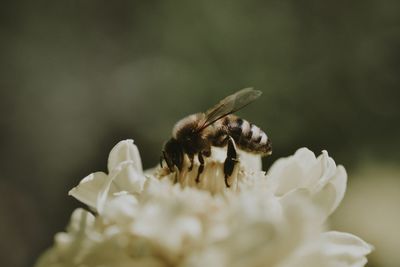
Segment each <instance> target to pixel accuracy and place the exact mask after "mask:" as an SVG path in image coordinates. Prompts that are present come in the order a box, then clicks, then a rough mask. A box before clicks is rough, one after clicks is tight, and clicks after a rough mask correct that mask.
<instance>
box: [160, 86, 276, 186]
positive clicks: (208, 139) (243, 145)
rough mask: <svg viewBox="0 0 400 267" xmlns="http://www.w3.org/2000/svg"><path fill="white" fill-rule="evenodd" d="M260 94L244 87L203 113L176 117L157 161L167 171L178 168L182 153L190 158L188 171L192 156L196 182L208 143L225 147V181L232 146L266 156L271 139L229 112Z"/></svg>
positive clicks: (233, 159) (232, 161)
mask: <svg viewBox="0 0 400 267" xmlns="http://www.w3.org/2000/svg"><path fill="white" fill-rule="evenodd" d="M260 95H261V91H258V90H253V89H252V88H245V89H242V90H239V91H237V92H236V93H234V94H232V95H229V96H227V97H225V98H224V99H222V100H221V101H220V102H219V103H218V104H217V105H215V106H214V107H212V108H210V109H208V110H207V111H206V112H204V113H196V114H192V115H189V116H187V117H185V118H183V119H181V120H180V121H178V122H177V123H176V124H175V126H174V128H173V130H172V138H171V139H169V140H168V141H167V142H166V143H165V145H164V148H163V150H162V156H161V157H160V165H161V167H163V164H162V163H163V161H165V162H166V164H167V167H168V169H169V171H170V172H176V171H181V170H182V168H183V165H184V155H187V157H188V158H189V161H190V166H189V168H188V170H189V171H192V168H193V161H194V157H195V156H197V158H198V161H199V163H200V165H199V167H198V172H197V178H196V182H199V181H200V180H199V179H200V174H201V173H202V172H203V170H204V157H210V156H211V146H215V147H226V146H227V155H226V159H225V162H224V177H225V185H226V186H227V187H229V184H228V178H229V177H230V176H231V174H232V173H233V170H234V167H235V165H236V164H237V163H238V161H239V159H238V155H237V151H236V146H237V147H238V148H239V149H241V150H244V151H246V152H250V153H255V154H259V155H261V156H267V155H270V154H271V153H272V147H271V140H270V139H269V138H268V137H267V135H266V134H265V132H264V131H262V130H261V129H260V128H259V127H257V126H256V125H254V124H252V123H249V122H248V121H246V120H244V119H241V118H239V117H238V116H236V115H233V114H232V113H234V112H236V111H238V110H240V109H242V108H243V107H245V106H247V105H248V104H250V103H251V102H253V101H254V100H256V99H257V98H258V97H259V96H260Z"/></svg>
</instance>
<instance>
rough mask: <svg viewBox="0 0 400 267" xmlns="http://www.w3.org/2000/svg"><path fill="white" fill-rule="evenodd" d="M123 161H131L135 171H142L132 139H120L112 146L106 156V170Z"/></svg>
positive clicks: (140, 161) (109, 170) (137, 151)
mask: <svg viewBox="0 0 400 267" xmlns="http://www.w3.org/2000/svg"><path fill="white" fill-rule="evenodd" d="M124 161H132V162H133V164H134V167H135V169H136V171H138V172H143V167H142V160H141V159H140V154H139V150H138V148H137V146H136V145H135V144H134V143H133V140H132V139H127V140H123V141H120V142H119V143H118V144H116V145H115V146H114V147H113V149H112V150H111V152H110V155H109V156H108V172H112V170H113V169H114V168H115V167H117V166H118V165H119V164H120V163H121V162H124Z"/></svg>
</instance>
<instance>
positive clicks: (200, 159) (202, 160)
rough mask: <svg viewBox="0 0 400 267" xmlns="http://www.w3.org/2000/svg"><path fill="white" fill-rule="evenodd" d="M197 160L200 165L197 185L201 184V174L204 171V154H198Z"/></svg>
mask: <svg viewBox="0 0 400 267" xmlns="http://www.w3.org/2000/svg"><path fill="white" fill-rule="evenodd" d="M197 158H198V159H199V162H200V165H199V168H198V170H197V177H196V183H199V182H200V174H201V173H202V172H203V171H204V158H203V154H202V152H200V153H199V154H197Z"/></svg>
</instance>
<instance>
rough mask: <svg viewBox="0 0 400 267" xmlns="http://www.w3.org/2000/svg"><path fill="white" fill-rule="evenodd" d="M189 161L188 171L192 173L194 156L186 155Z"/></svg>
mask: <svg viewBox="0 0 400 267" xmlns="http://www.w3.org/2000/svg"><path fill="white" fill-rule="evenodd" d="M188 157H189V160H190V166H189V169H188V170H189V171H192V169H193V160H194V155H191V154H188Z"/></svg>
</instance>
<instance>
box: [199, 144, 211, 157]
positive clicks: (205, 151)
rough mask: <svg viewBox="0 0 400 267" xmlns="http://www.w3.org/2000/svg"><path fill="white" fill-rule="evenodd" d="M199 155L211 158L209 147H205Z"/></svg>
mask: <svg viewBox="0 0 400 267" xmlns="http://www.w3.org/2000/svg"><path fill="white" fill-rule="evenodd" d="M201 154H203V156H204V157H207V158H208V157H209V156H211V146H209V147H207V148H206V149H204V150H203V151H202V152H201Z"/></svg>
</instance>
